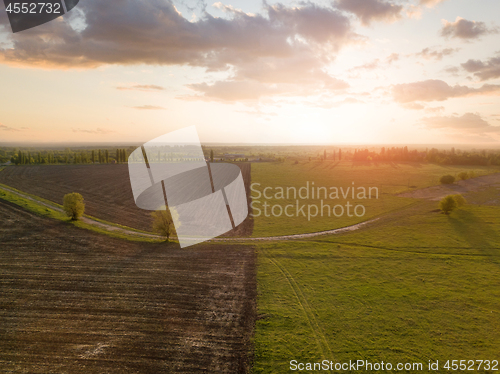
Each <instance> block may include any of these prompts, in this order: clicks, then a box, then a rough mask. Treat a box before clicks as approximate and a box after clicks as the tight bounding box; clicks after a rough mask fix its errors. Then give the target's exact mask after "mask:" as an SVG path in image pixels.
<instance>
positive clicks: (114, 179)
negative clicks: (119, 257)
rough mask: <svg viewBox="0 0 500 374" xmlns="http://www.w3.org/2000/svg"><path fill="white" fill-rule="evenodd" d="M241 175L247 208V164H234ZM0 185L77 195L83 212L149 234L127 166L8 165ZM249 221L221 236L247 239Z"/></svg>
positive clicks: (57, 196) (51, 195) (55, 196)
mask: <svg viewBox="0 0 500 374" xmlns="http://www.w3.org/2000/svg"><path fill="white" fill-rule="evenodd" d="M237 165H238V166H239V167H240V169H241V171H242V175H243V180H244V182H245V188H246V193H247V200H248V206H249V209H250V203H251V197H250V183H251V181H250V175H251V166H250V165H251V164H250V163H238V164H237ZM0 183H3V184H5V185H8V186H11V187H14V188H16V189H18V190H21V191H24V192H27V193H29V194H32V195H36V196H40V197H42V198H44V199H47V200H50V201H53V202H55V203H57V204H62V202H63V197H64V195H65V194H67V193H70V192H78V193H80V194H81V195H82V196H83V198H84V199H85V213H86V214H88V215H91V216H93V217H96V218H100V219H103V220H106V221H110V222H114V223H118V224H121V225H124V226H128V227H132V228H135V229H139V230H144V231H151V212H150V211H147V210H143V209H140V208H138V207H137V206H136V205H135V201H134V197H133V194H132V188H131V187H130V179H129V173H128V166H127V165H125V164H106V165H36V166H15V167H14V166H11V167H7V168H5V169H4V170H2V171H1V172H0ZM252 232H253V219H252V218H251V217H247V219H246V220H245V221H243V223H242V224H240V225H239V226H238V227H236V229H234V230H231V231H229V232H227V233H226V234H225V236H233V237H234V236H239V237H245V236H251V234H252Z"/></svg>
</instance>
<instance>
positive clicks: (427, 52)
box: [415, 48, 460, 61]
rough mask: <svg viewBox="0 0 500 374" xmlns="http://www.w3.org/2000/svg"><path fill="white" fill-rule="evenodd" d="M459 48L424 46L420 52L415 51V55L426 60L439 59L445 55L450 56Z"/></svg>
mask: <svg viewBox="0 0 500 374" xmlns="http://www.w3.org/2000/svg"><path fill="white" fill-rule="evenodd" d="M459 50H460V48H444V49H433V48H424V49H422V50H421V51H420V52H418V53H416V54H415V56H417V57H422V58H424V59H426V60H438V61H441V60H442V59H443V57H445V56H451V55H453V54H454V53H456V52H458V51H459Z"/></svg>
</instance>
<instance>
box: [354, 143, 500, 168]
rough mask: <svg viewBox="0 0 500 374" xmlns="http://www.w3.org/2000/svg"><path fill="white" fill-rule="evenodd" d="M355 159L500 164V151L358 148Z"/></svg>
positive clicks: (454, 163) (447, 163)
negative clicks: (370, 149) (375, 149)
mask: <svg viewBox="0 0 500 374" xmlns="http://www.w3.org/2000/svg"><path fill="white" fill-rule="evenodd" d="M352 160H353V161H374V162H377V161H380V162H387V161H392V162H429V163H435V164H443V165H500V151H498V150H489V151H487V150H480V151H474V150H473V151H461V150H459V149H455V148H451V150H439V149H436V148H431V149H430V150H429V149H427V150H425V151H417V150H411V151H410V150H408V147H391V148H389V147H387V148H385V147H382V148H381V149H380V152H378V153H377V152H375V151H368V149H363V150H359V149H356V150H355V151H354V154H353V155H352Z"/></svg>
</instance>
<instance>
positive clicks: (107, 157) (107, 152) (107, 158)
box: [105, 149, 109, 164]
mask: <svg viewBox="0 0 500 374" xmlns="http://www.w3.org/2000/svg"><path fill="white" fill-rule="evenodd" d="M105 155H106V164H109V151H108V150H107V149H106V151H105Z"/></svg>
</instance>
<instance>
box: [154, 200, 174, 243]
mask: <svg viewBox="0 0 500 374" xmlns="http://www.w3.org/2000/svg"><path fill="white" fill-rule="evenodd" d="M151 217H153V231H154V232H156V233H158V234H160V235H162V236H166V237H167V241H169V240H170V237H171V236H172V235H174V234H176V232H175V226H174V221H175V222H176V223H177V226H178V227H180V221H179V214H178V213H177V211H176V210H175V208H171V209H170V208H168V207H167V208H166V209H165V210H156V211H154V212H153V213H151Z"/></svg>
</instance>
